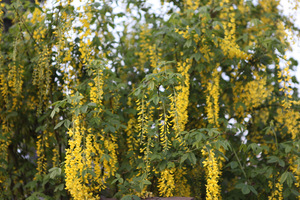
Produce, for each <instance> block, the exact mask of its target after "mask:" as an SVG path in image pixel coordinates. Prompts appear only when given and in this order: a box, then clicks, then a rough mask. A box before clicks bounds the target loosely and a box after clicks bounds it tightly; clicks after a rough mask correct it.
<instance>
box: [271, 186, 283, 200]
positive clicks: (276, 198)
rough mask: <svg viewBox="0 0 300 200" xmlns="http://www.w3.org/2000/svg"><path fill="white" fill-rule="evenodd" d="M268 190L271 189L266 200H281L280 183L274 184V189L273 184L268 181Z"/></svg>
mask: <svg viewBox="0 0 300 200" xmlns="http://www.w3.org/2000/svg"><path fill="white" fill-rule="evenodd" d="M269 188H270V189H272V190H273V191H272V194H271V196H268V200H283V196H282V188H283V186H282V184H281V183H280V182H277V183H276V184H275V187H274V186H273V182H272V181H269Z"/></svg>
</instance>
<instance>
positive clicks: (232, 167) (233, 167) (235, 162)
mask: <svg viewBox="0 0 300 200" xmlns="http://www.w3.org/2000/svg"><path fill="white" fill-rule="evenodd" d="M237 166H239V164H238V162H237V161H232V162H230V167H231V169H235V168H236V167H237Z"/></svg>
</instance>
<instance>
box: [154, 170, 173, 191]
mask: <svg viewBox="0 0 300 200" xmlns="http://www.w3.org/2000/svg"><path fill="white" fill-rule="evenodd" d="M174 172H175V168H171V169H164V170H163V171H162V172H161V174H160V177H159V178H158V190H159V195H161V196H164V197H171V196H173V191H174V189H175V180H174Z"/></svg>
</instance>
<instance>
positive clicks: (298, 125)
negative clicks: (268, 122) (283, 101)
mask: <svg viewBox="0 0 300 200" xmlns="http://www.w3.org/2000/svg"><path fill="white" fill-rule="evenodd" d="M299 119H300V113H299V112H297V111H294V110H292V109H284V108H278V109H277V115H276V116H275V120H276V121H277V122H279V123H280V124H281V125H283V126H284V127H286V128H287V133H289V134H290V135H291V138H292V140H296V139H297V137H298V139H299V131H300V122H299ZM283 137H284V135H283Z"/></svg>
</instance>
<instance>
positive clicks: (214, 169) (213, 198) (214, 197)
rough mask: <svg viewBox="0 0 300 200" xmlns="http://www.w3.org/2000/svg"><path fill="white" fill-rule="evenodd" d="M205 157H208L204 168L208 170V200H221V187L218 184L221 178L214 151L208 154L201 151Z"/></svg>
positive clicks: (204, 162)
mask: <svg viewBox="0 0 300 200" xmlns="http://www.w3.org/2000/svg"><path fill="white" fill-rule="evenodd" d="M201 152H202V155H203V156H207V158H206V159H205V161H203V166H204V168H205V169H206V180H207V183H206V200H218V199H220V186H219V184H218V182H219V178H220V173H221V172H220V170H219V168H218V162H217V159H216V157H215V153H214V151H213V150H212V149H211V150H209V151H208V152H206V151H205V150H204V149H202V150H201Z"/></svg>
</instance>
